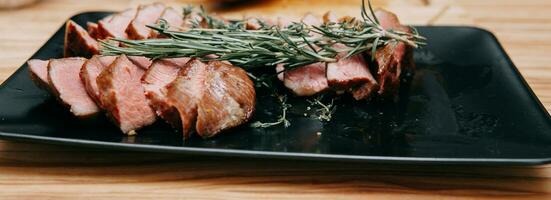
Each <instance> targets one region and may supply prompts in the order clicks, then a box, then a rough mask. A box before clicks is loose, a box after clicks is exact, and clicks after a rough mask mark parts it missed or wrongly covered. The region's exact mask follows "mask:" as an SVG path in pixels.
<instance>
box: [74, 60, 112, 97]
mask: <svg viewBox="0 0 551 200" xmlns="http://www.w3.org/2000/svg"><path fill="white" fill-rule="evenodd" d="M115 58H116V57H115V56H100V55H95V56H92V58H90V59H89V60H88V61H86V62H85V63H84V65H82V68H81V69H80V79H81V80H82V83H83V84H84V87H85V88H86V92H88V95H89V96H90V97H91V98H92V99H93V100H94V102H96V104H97V105H100V104H101V101H100V100H99V89H98V84H97V82H96V79H97V78H98V76H99V74H100V73H101V72H102V71H103V70H104V69H105V68H106V67H108V66H109V65H110V64H111V63H112V62H113V61H114V60H115Z"/></svg>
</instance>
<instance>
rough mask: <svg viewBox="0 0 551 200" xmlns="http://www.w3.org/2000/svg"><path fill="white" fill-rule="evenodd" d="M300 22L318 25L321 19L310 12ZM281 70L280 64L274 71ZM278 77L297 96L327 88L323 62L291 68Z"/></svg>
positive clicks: (307, 94) (311, 93) (308, 94)
mask: <svg viewBox="0 0 551 200" xmlns="http://www.w3.org/2000/svg"><path fill="white" fill-rule="evenodd" d="M302 22H303V23H305V24H307V25H311V26H313V25H320V24H321V23H322V21H321V20H320V19H318V18H316V17H315V16H313V15H312V14H307V15H305V16H304V17H303V18H302ZM282 70H283V67H282V66H281V65H279V66H277V67H276V71H277V72H280V71H282ZM280 74H283V76H282V75H278V78H279V79H282V78H283V84H284V85H285V87H287V88H289V89H290V90H291V91H292V92H293V93H294V94H296V95H298V96H310V95H314V94H316V93H319V92H322V91H325V90H326V89H328V87H329V86H328V83H327V77H326V68H325V63H314V64H310V65H306V66H302V67H299V68H296V69H291V70H288V71H286V72H283V73H280Z"/></svg>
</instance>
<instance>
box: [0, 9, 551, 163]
mask: <svg viewBox="0 0 551 200" xmlns="http://www.w3.org/2000/svg"><path fill="white" fill-rule="evenodd" d="M106 15H107V13H101V12H91V13H83V14H79V15H77V16H75V17H73V20H75V21H76V22H77V23H79V24H85V22H86V21H97V20H98V19H100V18H102V17H103V16H106ZM418 28H419V31H420V33H421V34H422V35H424V36H426V37H427V38H428V43H429V44H428V46H426V47H425V48H423V49H419V50H416V52H415V62H416V64H417V70H416V71H415V73H414V75H413V77H412V78H411V80H410V82H409V83H408V84H406V85H404V86H403V87H402V90H401V92H400V96H399V100H398V101H397V102H395V103H381V102H365V101H362V102H354V101H352V100H350V99H349V98H346V97H343V98H341V99H340V100H338V101H337V102H336V105H337V111H336V113H335V114H334V117H333V120H332V121H331V122H330V123H321V122H319V121H318V120H315V119H310V118H307V117H304V116H303V115H302V114H303V113H291V117H290V120H291V127H289V128H287V129H284V128H281V127H279V128H271V129H254V128H249V127H248V126H242V127H239V128H236V129H234V130H230V131H228V132H224V133H222V134H221V135H219V136H217V137H215V138H212V139H208V140H203V139H201V138H197V137H195V138H192V139H190V140H186V141H183V140H182V137H181V136H180V134H178V133H176V132H174V131H173V130H172V129H171V128H169V127H168V126H167V125H165V124H164V123H162V122H158V123H156V124H155V125H153V126H150V127H147V128H145V129H143V130H141V131H139V135H138V136H135V137H127V136H123V135H122V134H121V133H120V132H119V131H118V129H117V128H116V127H115V126H113V125H112V124H111V123H110V122H109V121H108V120H107V119H106V118H105V117H103V116H100V117H96V118H94V119H88V120H77V119H75V118H74V117H72V116H71V114H70V113H69V112H68V110H67V109H66V108H64V107H63V106H61V105H60V104H58V103H57V102H56V100H55V98H53V97H52V96H50V95H49V94H48V93H47V92H45V91H42V90H40V89H38V88H37V87H36V86H35V85H34V84H33V83H32V81H31V80H30V79H29V76H28V70H27V65H23V66H21V68H20V69H19V70H17V71H16V72H15V73H14V74H13V75H12V76H11V77H10V78H9V79H8V80H6V81H5V82H4V83H3V84H2V85H1V86H0V137H2V138H5V139H18V140H32V141H40V142H48V143H58V144H70V145H83V146H93V147H107V148H113V149H126V150H139V151H159V152H173V153H188V154H205V155H221V156H243V157H271V158H292V159H317V160H338V161H361V162H387V163H412V164H413V163H427V164H452V163H454V164H489V165H497V164H507V165H535V164H543V163H549V162H550V161H551V120H550V117H549V115H548V113H547V112H546V111H545V109H544V108H543V106H542V105H541V103H540V102H539V101H538V100H537V98H536V97H535V95H534V94H533V93H532V91H531V90H530V88H529V87H528V86H527V84H526V82H525V81H524V80H523V78H522V77H521V76H520V74H519V73H518V71H517V69H516V68H515V66H514V65H513V63H512V62H511V60H510V59H509V58H508V56H507V55H506V53H505V52H504V51H503V49H502V48H501V46H500V45H499V43H498V41H497V40H496V39H495V37H494V36H493V35H492V34H491V33H488V32H486V31H484V30H481V29H477V28H471V27H418ZM62 46H63V28H62V29H60V30H59V31H58V32H56V33H55V35H54V36H53V37H52V38H51V39H50V40H49V41H48V42H47V43H46V44H45V45H44V46H43V47H42V48H41V49H40V50H39V51H38V52H37V53H36V54H35V55H33V57H32V58H39V59H48V58H59V57H61V56H62ZM258 99H259V103H258V104H259V105H258V108H257V113H256V114H255V119H253V121H254V120H259V119H260V120H269V119H274V118H276V117H277V114H278V113H277V112H278V109H277V106H276V105H277V104H275V102H274V101H273V99H271V98H269V97H268V96H267V94H264V93H262V92H259V97H258ZM290 102H292V103H293V106H294V107H295V108H300V107H301V106H305V105H304V103H300V102H304V101H302V100H297V99H291V101H290Z"/></svg>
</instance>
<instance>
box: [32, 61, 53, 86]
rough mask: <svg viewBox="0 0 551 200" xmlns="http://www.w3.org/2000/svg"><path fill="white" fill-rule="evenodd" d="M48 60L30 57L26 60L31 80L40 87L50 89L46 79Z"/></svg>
mask: <svg viewBox="0 0 551 200" xmlns="http://www.w3.org/2000/svg"><path fill="white" fill-rule="evenodd" d="M49 62H50V61H48V60H39V59H31V60H29V61H27V66H28V67H29V73H30V75H31V80H33V82H34V83H35V84H36V85H37V86H38V87H40V88H42V89H47V90H49V89H50V81H49V80H48V63H49Z"/></svg>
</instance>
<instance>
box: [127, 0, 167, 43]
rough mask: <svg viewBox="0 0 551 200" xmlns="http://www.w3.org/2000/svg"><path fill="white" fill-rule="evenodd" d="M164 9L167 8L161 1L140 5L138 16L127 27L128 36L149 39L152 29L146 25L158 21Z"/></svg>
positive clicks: (135, 38)
mask: <svg viewBox="0 0 551 200" xmlns="http://www.w3.org/2000/svg"><path fill="white" fill-rule="evenodd" d="M163 10H165V6H164V5H163V4H161V3H153V4H149V5H141V6H140V7H138V12H137V13H136V16H135V17H134V19H133V20H132V22H130V25H128V27H127V28H126V34H127V35H128V38H130V39H134V40H142V39H147V38H148V37H149V33H150V31H151V29H149V28H147V27H146V26H145V25H152V24H154V23H155V22H157V20H159V17H161V14H162V13H163Z"/></svg>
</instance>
